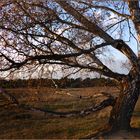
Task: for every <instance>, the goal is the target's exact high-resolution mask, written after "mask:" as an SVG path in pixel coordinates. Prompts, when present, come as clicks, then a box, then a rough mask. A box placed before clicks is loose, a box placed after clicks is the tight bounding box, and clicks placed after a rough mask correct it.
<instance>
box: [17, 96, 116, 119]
mask: <svg viewBox="0 0 140 140" xmlns="http://www.w3.org/2000/svg"><path fill="white" fill-rule="evenodd" d="M115 101H116V99H115V98H108V99H106V100H104V101H102V102H101V103H100V104H98V105H96V106H91V107H89V108H87V109H85V110H81V111H71V112H57V111H50V110H47V109H43V108H37V107H31V106H28V105H19V107H21V108H24V109H26V110H32V111H40V112H44V114H45V115H46V114H48V115H50V116H58V117H72V116H85V115H89V114H91V113H93V112H96V111H99V110H101V109H104V108H106V107H108V106H113V105H114V103H115Z"/></svg>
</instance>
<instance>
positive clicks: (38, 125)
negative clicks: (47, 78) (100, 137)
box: [0, 86, 140, 139]
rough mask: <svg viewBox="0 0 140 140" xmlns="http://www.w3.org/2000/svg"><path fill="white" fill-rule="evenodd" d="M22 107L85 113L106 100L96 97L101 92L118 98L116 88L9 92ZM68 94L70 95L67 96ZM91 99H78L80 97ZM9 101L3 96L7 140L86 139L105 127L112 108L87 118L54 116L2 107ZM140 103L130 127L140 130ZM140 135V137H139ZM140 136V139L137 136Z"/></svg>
mask: <svg viewBox="0 0 140 140" xmlns="http://www.w3.org/2000/svg"><path fill="white" fill-rule="evenodd" d="M7 91H8V92H9V93H11V94H13V95H14V96H15V97H16V98H17V99H18V100H19V101H20V103H22V104H25V103H26V104H28V105H30V106H34V107H35V106H36V107H40V108H47V109H50V110H54V111H72V110H82V109H84V108H87V107H90V106H91V105H93V104H95V103H97V102H100V101H102V100H103V97H99V98H98V99H96V98H93V96H94V95H97V94H99V93H101V92H105V91H109V92H112V93H113V95H114V96H117V94H118V89H116V88H115V87H106V86H104V87H100V88H99V87H94V88H84V90H83V88H67V89H60V88H59V89H54V88H46V87H44V88H40V89H36V88H26V89H25V88H17V89H8V90H7ZM67 93H69V94H67ZM80 96H81V97H88V98H78V97H80ZM6 102H7V103H8V101H7V100H6V99H5V98H4V97H3V96H2V95H1V96H0V109H1V111H0V138H1V139H2V138H4V139H11V138H12V139H15V138H21V139H22V138H24V139H31V138H32V139H44V138H55V139H56V138H57V139H60V138H62V139H65V138H70V139H73V138H84V137H85V136H88V135H90V134H92V133H93V132H94V131H95V130H96V129H97V128H99V127H101V126H103V125H105V124H106V123H107V121H108V118H109V115H110V109H111V107H108V108H106V109H104V110H102V111H98V112H97V113H91V114H90V115H87V116H83V117H82V116H79V117H78V116H77V117H69V118H67V117H66V118H64V117H57V116H56V117H52V116H49V115H48V114H44V113H42V112H35V111H31V110H24V109H22V108H18V107H17V106H15V105H7V106H4V107H3V106H2V105H3V104H5V103H6ZM139 104H140V102H138V104H137V107H136V109H135V112H134V116H133V118H132V122H131V124H132V125H133V126H134V127H136V128H138V127H140V119H139V117H140V107H139V106H140V105H139ZM137 135H138V134H137ZM137 137H138V136H137Z"/></svg>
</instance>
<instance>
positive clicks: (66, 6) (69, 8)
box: [55, 0, 138, 67]
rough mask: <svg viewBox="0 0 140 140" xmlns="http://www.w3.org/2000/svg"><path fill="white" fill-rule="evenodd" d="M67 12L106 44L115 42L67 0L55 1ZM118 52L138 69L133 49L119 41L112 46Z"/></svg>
mask: <svg viewBox="0 0 140 140" xmlns="http://www.w3.org/2000/svg"><path fill="white" fill-rule="evenodd" d="M55 1H56V2H57V3H58V4H59V5H60V6H61V7H62V8H63V9H64V10H65V11H67V12H68V13H69V14H70V15H72V16H73V17H74V18H75V19H77V20H78V21H79V22H80V23H81V24H83V25H84V26H85V28H86V29H87V30H89V31H90V32H92V33H93V34H95V35H98V36H99V37H101V38H103V39H104V40H105V41H106V42H113V41H114V39H113V38H112V37H111V36H110V35H109V34H107V33H106V32H105V31H103V30H102V29H101V28H100V27H99V26H98V25H97V24H95V23H94V22H91V21H89V20H88V19H87V18H86V17H85V16H83V15H82V14H80V13H79V12H78V11H77V10H76V9H74V8H73V7H72V6H70V4H68V2H67V1H66V0H63V1H59V0H55ZM112 46H113V47H114V48H116V49H117V50H119V51H121V52H122V53H123V54H125V55H126V56H127V57H128V58H129V59H130V61H131V63H132V65H133V66H134V67H138V62H137V56H136V55H135V53H134V52H133V51H132V49H131V48H130V47H129V46H128V45H127V44H126V43H125V42H123V41H119V42H118V44H116V45H112Z"/></svg>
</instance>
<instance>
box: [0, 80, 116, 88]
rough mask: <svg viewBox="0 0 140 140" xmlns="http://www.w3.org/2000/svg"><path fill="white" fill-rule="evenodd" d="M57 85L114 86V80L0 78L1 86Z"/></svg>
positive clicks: (70, 86)
mask: <svg viewBox="0 0 140 140" xmlns="http://www.w3.org/2000/svg"><path fill="white" fill-rule="evenodd" d="M56 85H57V87H59V88H80V87H94V86H116V82H115V81H114V80H111V79H109V78H108V79H106V78H100V79H98V78H94V79H90V78H86V79H81V78H77V79H69V78H62V79H43V78H41V79H28V80H23V79H16V80H0V86H1V87H3V88H27V87H52V88H53V87H56Z"/></svg>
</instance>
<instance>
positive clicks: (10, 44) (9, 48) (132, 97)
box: [0, 0, 140, 129]
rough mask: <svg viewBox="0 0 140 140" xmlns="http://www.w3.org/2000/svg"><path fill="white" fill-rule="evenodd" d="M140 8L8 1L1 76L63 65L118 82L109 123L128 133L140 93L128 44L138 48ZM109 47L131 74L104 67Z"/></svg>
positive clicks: (59, 0)
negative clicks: (120, 56) (124, 60)
mask: <svg viewBox="0 0 140 140" xmlns="http://www.w3.org/2000/svg"><path fill="white" fill-rule="evenodd" d="M139 7H140V6H139V0H135V1H133V0H130V1H125V0H124V1H123V0H120V1H113V0H104V1H103V0H101V1H100V0H99V1H95V0H38V1H37V0H29V1H26V0H7V1H3V2H1V5H0V20H1V22H0V38H1V41H0V59H1V61H0V66H1V67H0V71H8V70H15V69H19V68H23V67H26V66H35V65H43V66H44V68H45V65H47V64H49V65H53V64H58V65H62V66H67V67H69V68H75V69H76V70H81V69H87V70H89V71H95V72H98V73H100V74H102V75H104V76H107V77H110V78H113V79H115V80H116V81H118V82H119V83H120V86H121V90H120V94H119V96H118V98H117V99H116V100H115V101H114V102H113V103H112V102H110V103H109V102H108V105H112V111H111V114H110V119H109V122H108V123H109V126H110V127H111V128H112V129H129V128H130V120H131V116H132V113H133V110H134V107H135V104H136V102H137V100H138V96H139V90H140V86H139V83H140V62H139V57H138V55H137V54H136V53H134V51H133V50H134V49H133V48H134V47H135V46H134V45H133V43H127V42H125V41H130V42H131V39H133V38H134V39H136V40H137V43H138V44H139V41H140V8H139ZM113 31H114V33H113ZM124 33H125V36H124ZM128 44H132V46H130V45H128ZM106 48H108V49H110V50H112V51H114V50H116V51H118V52H120V53H121V54H123V55H125V56H126V57H127V58H128V60H129V61H130V64H131V69H130V71H129V73H128V74H121V73H118V72H114V71H113V70H111V69H110V68H109V66H107V65H106V64H105V63H103V59H102V58H101V57H100V56H101V55H102V54H103V53H104V51H105V50H106ZM108 56H109V55H108ZM116 57H118V56H116Z"/></svg>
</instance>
